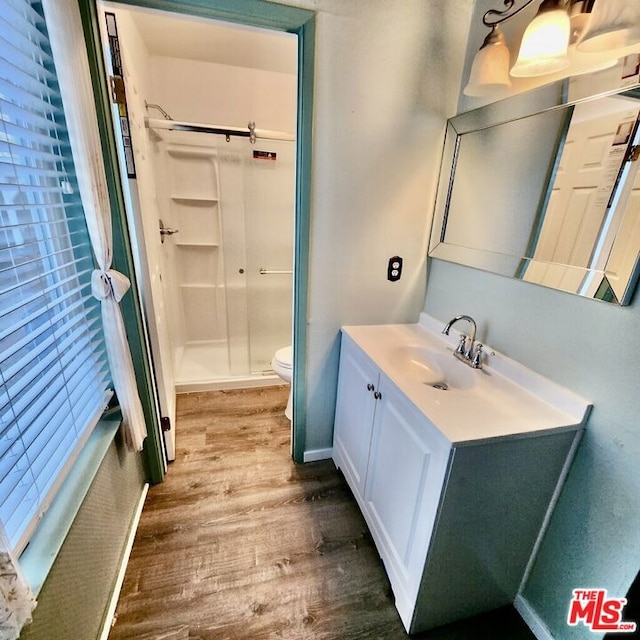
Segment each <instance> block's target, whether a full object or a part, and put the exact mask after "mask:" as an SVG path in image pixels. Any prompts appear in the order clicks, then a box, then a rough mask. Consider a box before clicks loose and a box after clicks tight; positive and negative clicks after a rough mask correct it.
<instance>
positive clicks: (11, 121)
mask: <svg viewBox="0 0 640 640" xmlns="http://www.w3.org/2000/svg"><path fill="white" fill-rule="evenodd" d="M91 255H92V254H91V246H90V244H89V238H88V235H87V229H86V224H85V220H84V214H83V210H82V205H81V203H80V198H79V196H78V190H77V188H76V186H75V176H74V174H73V163H72V161H71V158H70V152H69V145H68V139H67V133H66V128H65V123H64V114H63V113H62V108H61V102H60V97H59V91H58V86H57V82H56V77H55V69H54V66H53V61H52V59H51V55H50V50H49V44H48V40H47V35H46V26H45V24H44V20H43V18H42V15H41V13H40V10H39V4H38V3H36V2H31V1H30V0H2V2H0V519H2V522H3V524H4V527H5V530H6V533H7V536H8V537H9V539H10V542H11V545H12V546H13V547H14V549H15V550H17V551H20V550H21V548H22V547H23V546H24V544H25V543H26V541H27V539H28V536H29V535H30V533H31V531H32V530H33V527H34V526H35V524H36V523H37V520H38V518H39V516H40V515H41V513H42V512H43V511H44V510H45V509H46V508H47V507H48V504H49V502H50V501H51V499H52V497H53V493H54V492H55V490H56V489H57V487H58V485H59V484H60V482H61V480H62V478H63V476H64V474H65V473H66V470H67V469H68V467H69V466H70V464H71V462H72V461H73V459H74V458H75V456H76V455H77V453H78V451H79V449H80V448H81V446H82V444H83V443H84V441H85V440H86V438H87V437H88V435H89V433H90V431H91V430H92V428H93V427H94V426H95V424H96V422H97V420H98V418H99V416H100V415H101V413H102V412H103V411H104V408H105V406H106V403H107V402H108V399H109V396H110V391H109V384H110V376H109V372H108V366H107V364H106V355H105V349H104V343H103V337H102V329H101V321H100V309H99V303H98V302H97V300H95V299H94V298H93V297H92V295H91V272H92V270H93V268H94V265H93V260H92V257H91Z"/></svg>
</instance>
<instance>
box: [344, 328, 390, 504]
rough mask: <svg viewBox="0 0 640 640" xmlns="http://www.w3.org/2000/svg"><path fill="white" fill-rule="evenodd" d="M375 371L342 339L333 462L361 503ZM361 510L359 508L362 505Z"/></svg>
mask: <svg viewBox="0 0 640 640" xmlns="http://www.w3.org/2000/svg"><path fill="white" fill-rule="evenodd" d="M379 375H380V374H379V371H378V368H377V367H376V366H375V365H374V364H373V363H372V362H371V360H369V358H368V357H367V356H366V355H365V354H364V353H363V352H362V351H361V350H360V349H359V348H358V347H356V346H355V345H353V344H352V343H351V342H350V341H349V339H348V338H346V337H345V336H343V339H342V348H341V351H340V374H339V377H338V397H337V401H336V417H335V423H334V432H333V460H334V462H335V464H336V466H337V467H338V468H339V469H341V470H342V473H343V474H344V476H345V478H346V480H347V482H348V483H349V486H350V487H351V490H352V491H353V493H354V495H355V497H356V499H357V500H358V501H359V502H361V500H362V496H363V494H364V486H365V480H366V474H367V463H368V460H369V445H370V443H371V429H372V426H373V417H374V414H375V407H376V401H375V398H374V392H375V391H376V390H377V388H378V380H379ZM361 506H362V505H361Z"/></svg>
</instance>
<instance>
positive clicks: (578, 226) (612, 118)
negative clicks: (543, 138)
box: [524, 96, 640, 295]
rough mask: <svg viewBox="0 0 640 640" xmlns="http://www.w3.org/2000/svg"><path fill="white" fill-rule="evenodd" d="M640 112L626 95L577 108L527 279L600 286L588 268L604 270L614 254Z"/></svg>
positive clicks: (568, 285)
mask: <svg viewBox="0 0 640 640" xmlns="http://www.w3.org/2000/svg"><path fill="white" fill-rule="evenodd" d="M639 111H640V107H639V106H638V101H637V100H633V99H629V98H626V97H624V96H612V97H610V98H606V99H603V100H598V101H596V102H587V103H582V104H578V105H576V107H575V109H574V111H573V114H572V117H571V123H570V125H569V128H568V131H567V136H566V140H565V144H564V146H563V150H562V155H561V158H560V161H559V164H558V169H557V171H556V175H555V180H554V182H553V186H552V188H551V189H550V191H549V197H548V204H547V207H546V211H545V213H544V216H543V217H542V219H541V220H540V223H539V225H538V229H537V236H536V237H535V238H534V246H535V249H534V250H533V252H532V253H530V254H529V255H530V256H531V257H532V258H533V261H530V262H529V264H528V266H527V269H526V272H525V274H524V279H525V280H527V281H529V282H536V283H538V284H544V285H547V286H553V287H558V288H562V289H564V290H571V291H576V292H578V291H580V289H581V288H582V287H585V286H591V287H594V288H595V289H596V290H597V289H598V288H600V287H601V285H602V283H601V282H599V281H598V279H597V278H596V279H593V282H588V281H585V272H584V269H587V268H589V267H596V266H597V265H598V263H603V264H601V266H600V269H604V264H606V258H607V257H608V256H609V254H610V252H611V250H612V244H613V239H614V238H615V235H616V234H615V233H612V229H613V227H615V228H616V230H617V229H618V228H619V227H620V222H621V221H620V220H617V221H616V219H615V215H614V214H615V211H616V208H615V207H614V206H612V204H613V203H614V201H615V198H614V195H615V193H616V188H617V187H618V185H619V184H621V180H620V178H621V176H622V173H623V169H624V163H625V158H626V156H627V150H628V147H629V144H630V142H631V136H632V134H633V131H634V128H635V126H636V122H637V119H638V114H639ZM629 248H630V247H629V246H627V250H629ZM636 249H637V247H636ZM636 253H637V251H636ZM565 265H566V266H568V267H577V268H574V269H571V268H563V267H564V266H565ZM600 280H602V279H601V278H600ZM606 288H610V287H609V285H608V284H607V286H606V287H605V289H606ZM592 293H593V294H595V291H594V292H592ZM611 294H612V292H610V295H611Z"/></svg>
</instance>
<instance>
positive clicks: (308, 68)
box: [78, 0, 315, 482]
mask: <svg viewBox="0 0 640 640" xmlns="http://www.w3.org/2000/svg"><path fill="white" fill-rule="evenodd" d="M112 1H115V2H117V3H118V4H123V5H135V6H139V7H146V8H152V9H160V10H164V11H173V12H176V13H184V14H188V15H193V16H199V17H202V18H212V19H216V20H224V21H227V22H233V23H237V24H245V25H250V26H255V27H263V28H267V29H273V30H276V31H285V32H287V33H295V34H296V35H297V36H298V122H297V135H296V145H297V149H296V167H297V174H296V210H295V257H294V264H295V269H294V281H293V291H294V294H293V308H294V314H293V318H294V320H293V353H294V362H293V380H292V385H293V395H294V398H293V425H294V428H293V433H292V438H293V443H292V451H293V459H294V461H295V462H304V451H305V441H306V404H307V402H306V395H307V394H306V389H307V386H306V384H305V372H306V360H307V298H308V296H307V292H308V273H309V260H308V256H309V229H310V210H311V141H312V122H313V120H312V118H313V72H314V50H315V12H313V11H309V10H307V9H299V8H296V7H289V6H285V5H281V4H274V3H272V2H267V1H265V0H112ZM78 5H79V7H80V12H81V15H82V20H83V25H84V30H85V39H86V44H87V54H88V57H89V64H90V67H91V74H92V80H93V86H94V96H95V100H96V107H97V112H98V124H99V127H100V131H101V134H102V140H103V149H102V151H103V155H104V159H105V167H106V171H107V179H108V183H109V190H110V194H111V201H112V218H113V222H114V224H113V232H114V265H115V267H116V268H117V269H118V270H119V271H122V272H123V273H125V274H126V275H127V276H128V277H129V278H130V279H131V281H132V284H133V288H134V290H135V272H134V268H133V257H132V256H133V254H132V251H131V239H130V236H129V233H128V228H127V222H126V213H125V208H124V196H123V192H122V185H121V182H120V174H119V170H118V166H119V165H118V156H117V147H116V142H115V134H114V132H113V124H112V122H111V111H110V98H109V89H108V87H107V82H106V73H105V70H104V63H103V59H102V52H101V45H100V28H99V23H98V19H99V14H98V9H97V0H78ZM125 299H128V304H127V305H126V306H125V307H124V308H123V312H124V314H125V324H126V325H127V333H128V335H129V339H130V342H131V349H132V353H133V358H134V367H135V369H136V376H137V379H138V388H139V391H140V395H141V400H142V401H143V408H144V410H145V415H146V417H147V424H148V425H151V428H150V429H149V437H148V438H147V441H146V443H145V453H146V462H147V467H148V470H149V477H150V480H151V481H152V482H160V481H162V478H163V477H164V462H163V455H162V448H163V443H162V440H161V438H162V436H161V433H160V429H159V426H158V424H157V419H156V411H155V404H156V400H155V396H154V392H153V384H152V372H151V370H150V368H149V365H148V363H149V362H150V358H149V353H148V348H147V342H146V340H145V337H144V325H143V323H142V311H141V309H140V305H139V302H138V299H137V297H136V296H125ZM123 302H124V300H123Z"/></svg>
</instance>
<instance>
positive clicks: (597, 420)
mask: <svg viewBox="0 0 640 640" xmlns="http://www.w3.org/2000/svg"><path fill="white" fill-rule="evenodd" d="M429 273H430V275H429V283H428V287H427V299H426V305H425V310H426V311H427V313H430V314H431V315H433V316H435V317H436V318H439V319H440V320H442V321H443V322H446V321H447V320H448V319H449V318H451V317H453V316H454V315H456V314H458V313H468V314H470V315H472V316H473V317H474V318H475V319H476V321H477V322H478V332H479V338H480V339H481V340H482V341H483V342H484V341H486V342H487V343H488V344H490V345H491V346H492V347H494V348H495V349H498V350H499V351H501V352H503V353H505V354H507V355H508V356H510V357H512V358H514V359H515V360H517V361H519V362H521V363H522V364H524V365H526V366H528V367H530V368H532V369H533V370H535V371H537V372H539V373H541V374H542V375H545V376H547V377H548V378H550V379H551V380H554V381H555V382H558V383H559V384H562V385H564V386H566V387H568V388H569V389H571V390H573V391H575V392H576V393H579V394H580V395H582V396H584V397H585V398H588V399H589V400H591V401H592V402H593V405H594V409H593V411H592V413H591V417H590V419H589V422H588V424H587V430H586V434H585V437H584V438H583V439H582V442H581V444H580V447H579V449H578V453H577V456H576V459H575V461H574V464H573V466H572V468H571V471H570V473H569V476H568V478H567V482H566V485H565V487H564V490H563V492H562V494H561V497H560V501H559V502H558V505H557V507H556V509H555V512H554V514H553V518H552V520H551V525H550V527H549V529H548V531H547V534H546V536H545V537H544V540H543V543H542V546H541V548H540V553H539V555H538V557H537V561H536V563H535V566H534V568H533V572H532V574H531V576H530V579H529V581H528V583H527V584H526V586H525V589H524V597H525V598H526V599H527V600H528V602H529V604H530V605H531V606H532V607H533V609H534V611H535V612H536V613H537V614H538V616H539V617H540V618H541V620H542V621H543V623H544V624H546V625H547V626H548V628H549V629H550V631H551V632H552V634H553V637H555V638H557V639H558V640H574V639H578V638H584V639H585V640H586V639H587V638H593V637H594V634H593V633H592V632H591V631H589V630H588V629H587V628H585V627H584V626H577V627H569V626H567V624H566V616H567V610H568V606H569V600H570V598H571V590H572V589H575V588H579V587H594V588H599V587H602V588H606V589H608V591H609V593H610V595H611V597H619V598H621V597H624V595H625V593H626V592H627V589H628V588H629V585H630V584H631V582H632V580H633V578H634V576H635V575H636V573H637V571H638V566H640V536H639V534H638V532H639V531H640V511H639V510H638V508H637V507H638V495H640V474H639V473H638V459H639V458H640V423H639V422H638V416H639V415H640V395H639V394H638V389H639V388H640V364H639V361H638V358H637V352H636V351H637V350H636V349H635V348H634V347H633V346H632V345H636V344H637V343H638V335H640V296H639V295H638V294H637V293H636V296H635V302H634V304H632V305H631V306H629V307H617V306H614V305H610V304H608V303H605V302H597V301H593V300H587V299H584V298H580V297H578V296H574V295H570V294H566V293H561V292H557V291H553V290H551V289H546V288H543V287H540V286H537V285H533V284H529V283H525V282H520V281H517V280H511V279H509V278H504V277H501V276H496V275H493V274H489V273H485V272H482V271H477V270H474V269H469V268H466V267H461V266H457V265H453V264H449V263H446V262H441V261H437V260H435V261H433V262H432V264H431V266H430V272H429Z"/></svg>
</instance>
